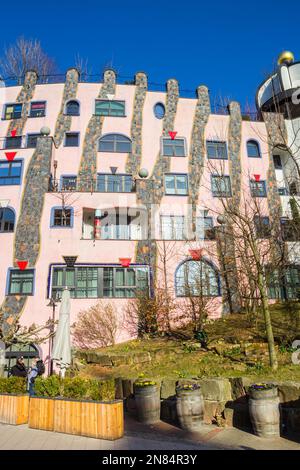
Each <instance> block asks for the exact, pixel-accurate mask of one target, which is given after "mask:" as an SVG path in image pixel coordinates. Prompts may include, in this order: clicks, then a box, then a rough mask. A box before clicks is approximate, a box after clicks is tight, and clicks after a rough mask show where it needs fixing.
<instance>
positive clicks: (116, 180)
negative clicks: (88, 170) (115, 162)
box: [97, 173, 133, 193]
mask: <svg viewBox="0 0 300 470" xmlns="http://www.w3.org/2000/svg"><path fill="white" fill-rule="evenodd" d="M132 190H133V178H132V176H131V175H113V174H109V173H107V174H104V173H102V174H101V173H100V174H98V177H97V191H99V192H102V193H105V192H108V193H130V192H132Z"/></svg>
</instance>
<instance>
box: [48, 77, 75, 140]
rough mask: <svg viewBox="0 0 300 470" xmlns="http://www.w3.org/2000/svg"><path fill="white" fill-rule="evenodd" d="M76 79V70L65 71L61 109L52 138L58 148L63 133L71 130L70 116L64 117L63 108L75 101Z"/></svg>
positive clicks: (62, 138)
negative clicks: (69, 102)
mask: <svg viewBox="0 0 300 470" xmlns="http://www.w3.org/2000/svg"><path fill="white" fill-rule="evenodd" d="M78 78H79V73H78V70H77V69H69V70H68V71H67V74H66V82H65V86H64V92H63V97H62V102H61V107H60V111H59V115H58V117H57V120H56V124H55V131H54V137H53V139H54V143H55V146H56V147H59V146H60V145H61V144H62V142H63V140H64V135H65V132H68V131H69V130H70V129H71V124H72V116H66V114H65V107H66V103H67V102H68V101H70V100H75V99H76V95H77V88H78Z"/></svg>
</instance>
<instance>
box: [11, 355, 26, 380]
mask: <svg viewBox="0 0 300 470" xmlns="http://www.w3.org/2000/svg"><path fill="white" fill-rule="evenodd" d="M10 375H11V376H13V377H24V378H25V377H27V370H26V367H25V364H24V358H23V356H20V357H18V359H17V362H16V363H15V365H14V366H13V367H12V368H11V369H10Z"/></svg>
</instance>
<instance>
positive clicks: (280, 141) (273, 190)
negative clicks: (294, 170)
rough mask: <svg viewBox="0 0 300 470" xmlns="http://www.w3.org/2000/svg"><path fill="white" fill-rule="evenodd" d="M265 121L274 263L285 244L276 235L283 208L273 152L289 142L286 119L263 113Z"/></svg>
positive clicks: (277, 114) (268, 195)
mask: <svg viewBox="0 0 300 470" xmlns="http://www.w3.org/2000/svg"><path fill="white" fill-rule="evenodd" d="M263 119H264V122H265V124H266V129H267V133H268V150H269V167H268V173H267V199H268V207H269V218H270V226H271V229H272V231H273V234H274V237H273V243H272V256H273V259H274V262H276V260H281V258H282V255H283V253H282V249H283V248H284V245H283V244H280V243H277V240H276V239H277V236H276V234H278V233H279V230H280V217H281V216H282V207H281V200H280V195H279V193H278V188H277V181H276V173H275V167H274V162H273V151H274V149H275V148H276V147H277V146H278V145H283V146H286V143H287V141H288V137H287V131H286V127H285V122H284V117H283V115H282V114H280V113H263ZM278 241H279V240H278Z"/></svg>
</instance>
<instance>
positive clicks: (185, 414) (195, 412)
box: [176, 382, 204, 432]
mask: <svg viewBox="0 0 300 470" xmlns="http://www.w3.org/2000/svg"><path fill="white" fill-rule="evenodd" d="M176 409H177V415H178V419H179V423H180V426H181V428H182V429H185V430H187V431H192V432H193V431H199V430H200V428H201V426H202V423H203V417H204V400H203V395H202V392H201V387H200V385H199V384H197V383H190V382H187V383H180V384H178V385H177V387H176Z"/></svg>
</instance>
